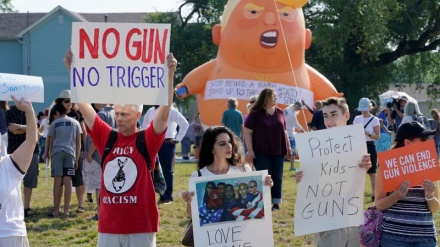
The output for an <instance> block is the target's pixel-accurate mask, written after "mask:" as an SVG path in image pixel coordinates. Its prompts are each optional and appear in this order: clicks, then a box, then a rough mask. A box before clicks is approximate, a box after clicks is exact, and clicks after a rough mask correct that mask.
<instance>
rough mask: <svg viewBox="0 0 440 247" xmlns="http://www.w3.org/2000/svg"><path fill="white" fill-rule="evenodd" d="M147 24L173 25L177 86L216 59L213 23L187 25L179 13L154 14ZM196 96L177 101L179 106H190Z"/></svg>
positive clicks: (150, 15)
mask: <svg viewBox="0 0 440 247" xmlns="http://www.w3.org/2000/svg"><path fill="white" fill-rule="evenodd" d="M146 22H149V23H171V42H170V51H171V52H173V54H174V56H175V57H176V58H177V59H178V62H179V64H178V66H177V71H176V77H175V84H177V83H180V82H181V81H182V80H183V77H184V76H185V75H186V74H188V73H189V72H190V71H191V70H193V69H194V68H196V67H198V66H200V65H201V64H203V63H205V62H206V61H209V60H211V59H213V58H215V56H216V54H217V46H215V45H214V43H213V42H212V35H211V29H212V25H213V24H211V23H206V24H205V23H197V22H196V23H186V24H184V23H183V22H181V17H180V16H179V15H178V14H177V13H152V14H149V15H148V17H147V19H146ZM193 99H194V96H189V97H186V98H185V99H184V100H176V103H177V105H179V106H180V105H183V106H185V107H187V106H188V103H189V101H191V100H193Z"/></svg>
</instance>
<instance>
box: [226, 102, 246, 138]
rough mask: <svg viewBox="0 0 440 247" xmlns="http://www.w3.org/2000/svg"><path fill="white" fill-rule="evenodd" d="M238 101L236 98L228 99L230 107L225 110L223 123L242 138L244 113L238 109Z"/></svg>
mask: <svg viewBox="0 0 440 247" xmlns="http://www.w3.org/2000/svg"><path fill="white" fill-rule="evenodd" d="M237 106H238V101H237V99H236V98H229V99H228V109H227V110H226V111H224V112H223V117H222V125H224V126H226V127H228V128H230V129H231V130H232V132H234V134H235V135H237V136H238V138H240V139H242V134H243V114H241V112H240V111H239V110H237Z"/></svg>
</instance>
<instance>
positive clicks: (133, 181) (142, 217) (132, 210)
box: [87, 116, 166, 234]
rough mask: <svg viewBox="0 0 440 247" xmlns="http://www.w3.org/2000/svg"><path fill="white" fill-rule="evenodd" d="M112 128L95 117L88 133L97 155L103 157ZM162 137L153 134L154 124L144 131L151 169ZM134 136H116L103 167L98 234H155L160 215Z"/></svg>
mask: <svg viewBox="0 0 440 247" xmlns="http://www.w3.org/2000/svg"><path fill="white" fill-rule="evenodd" d="M110 131H111V127H110V126H108V125H107V124H106V123H105V122H104V121H102V120H101V119H100V118H99V117H98V116H96V118H95V122H94V124H93V130H92V131H90V129H87V132H88V133H89V134H90V137H91V138H92V140H93V143H94V144H95V146H96V149H97V150H98V152H99V154H100V155H101V156H102V154H103V153H104V148H105V145H106V144H107V140H108V137H109V133H110ZM165 133H166V131H164V133H162V134H160V135H157V134H155V133H154V130H153V124H150V127H148V128H147V129H146V130H145V140H146V143H147V151H148V154H149V156H150V158H151V165H152V168H153V169H154V164H155V161H156V154H157V152H158V151H159V148H160V147H161V145H162V142H163V140H164V138H165ZM136 136H137V134H133V135H130V136H123V135H121V134H118V140H117V141H116V144H115V146H114V148H113V149H112V150H111V152H110V153H109V155H108V156H107V158H106V159H105V161H104V162H103V166H102V173H101V197H100V205H99V221H98V232H100V233H111V234H133V233H147V232H157V231H158V230H159V211H158V209H157V205H156V195H155V193H154V187H153V182H152V180H151V175H150V172H148V167H147V164H146V162H145V159H144V158H143V157H142V155H141V154H140V153H139V151H138V150H137V148H136Z"/></svg>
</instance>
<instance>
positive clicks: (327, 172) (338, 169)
mask: <svg viewBox="0 0 440 247" xmlns="http://www.w3.org/2000/svg"><path fill="white" fill-rule="evenodd" d="M295 141H296V145H297V148H298V154H299V156H300V157H301V165H300V166H301V170H302V171H304V176H303V178H302V180H301V182H300V183H298V191H297V196H296V204H295V222H294V223H295V235H296V236H300V235H304V234H309V233H315V232H322V231H328V230H333V229H339V228H344V227H349V226H358V225H360V224H362V223H363V220H364V215H363V212H364V210H363V206H364V205H363V204H364V187H365V176H366V170H365V169H363V168H359V167H358V164H360V163H361V161H362V157H363V156H364V155H365V154H367V146H366V140H365V134H364V129H363V126H362V125H360V124H355V125H349V126H344V127H338V128H330V129H325V130H319V131H312V132H307V133H304V134H298V135H295Z"/></svg>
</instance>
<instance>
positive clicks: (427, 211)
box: [375, 121, 440, 247]
mask: <svg viewBox="0 0 440 247" xmlns="http://www.w3.org/2000/svg"><path fill="white" fill-rule="evenodd" d="M435 132H436V131H435V130H427V129H425V127H424V126H423V125H422V124H420V123H419V122H417V121H412V122H407V123H404V124H402V125H400V127H399V128H398V130H397V134H396V139H395V144H394V146H393V147H392V149H398V148H401V147H405V146H408V145H417V144H418V143H421V142H424V141H426V140H427V139H428V138H429V137H431V136H433V135H434V134H435ZM383 183H384V182H383V181H382V177H381V176H378V177H377V182H376V188H375V196H376V201H375V206H376V207H377V209H378V210H382V211H383V223H382V237H381V245H380V246H384V247H387V246H423V247H434V246H437V237H436V235H437V234H436V229H435V225H434V216H433V213H434V212H436V211H437V210H438V209H439V208H440V201H439V199H438V198H439V195H440V190H439V186H438V182H437V181H436V182H433V181H430V180H424V181H423V183H422V184H421V185H411V184H410V183H409V181H404V182H402V184H401V185H400V186H399V187H398V188H397V190H395V191H393V192H391V193H387V192H385V191H384V189H383Z"/></svg>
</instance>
